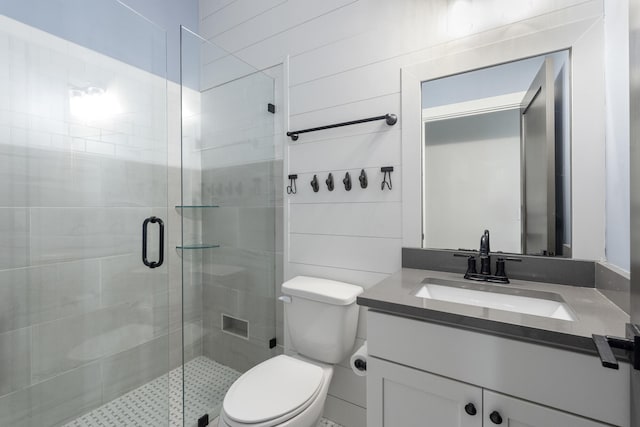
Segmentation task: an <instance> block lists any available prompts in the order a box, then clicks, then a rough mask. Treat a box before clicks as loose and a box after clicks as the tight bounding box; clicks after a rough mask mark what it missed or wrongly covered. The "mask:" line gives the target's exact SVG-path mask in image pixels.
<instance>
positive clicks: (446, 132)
mask: <svg viewBox="0 0 640 427" xmlns="http://www.w3.org/2000/svg"><path fill="white" fill-rule="evenodd" d="M569 87H570V60H569V51H568V50H563V51H560V52H555V53H550V54H547V55H539V56H536V57H533V58H527V59H521V60H518V61H513V62H509V63H506V64H501V65H496V66H492V67H487V68H483V69H479V70H474V71H469V72H465V73H460V74H455V75H452V76H447V77H442V78H438V79H434V80H428V81H424V82H422V85H421V91H422V94H421V100H422V126H421V128H422V169H423V172H422V195H423V199H422V206H423V208H422V216H423V229H422V230H423V231H422V235H423V237H422V239H423V242H422V246H423V247H425V248H439V249H463V248H466V249H471V248H473V249H477V244H478V241H479V236H480V233H481V231H482V230H484V229H489V230H491V237H492V243H493V244H494V247H496V248H500V250H501V251H503V252H508V253H518V254H528V255H545V256H565V257H567V256H571V209H570V203H571V188H570V176H571V174H570V167H571V165H570V162H569V159H570V138H571V130H570V121H569V114H570V94H569Z"/></svg>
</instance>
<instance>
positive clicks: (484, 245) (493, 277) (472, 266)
mask: <svg viewBox="0 0 640 427" xmlns="http://www.w3.org/2000/svg"><path fill="white" fill-rule="evenodd" d="M465 250H468V249H465ZM498 254H500V252H499V253H498ZM453 256H459V257H466V258H467V271H466V273H465V274H464V278H465V279H467V280H476V281H480V282H493V283H509V278H507V274H506V272H505V268H504V264H505V261H516V262H520V261H522V260H521V259H519V258H510V257H504V256H498V260H497V261H496V272H495V274H491V246H490V244H489V230H484V233H483V234H482V237H480V253H479V256H480V273H478V272H476V257H475V256H474V255H468V254H460V253H454V254H453Z"/></svg>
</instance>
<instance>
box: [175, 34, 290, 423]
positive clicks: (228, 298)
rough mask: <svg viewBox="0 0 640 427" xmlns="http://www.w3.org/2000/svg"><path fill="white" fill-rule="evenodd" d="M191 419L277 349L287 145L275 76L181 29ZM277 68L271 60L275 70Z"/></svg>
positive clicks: (211, 410) (215, 409)
mask: <svg viewBox="0 0 640 427" xmlns="http://www.w3.org/2000/svg"><path fill="white" fill-rule="evenodd" d="M181 52H182V57H181V71H182V76H181V84H182V166H183V169H182V171H183V173H182V204H181V206H178V207H177V208H176V209H177V210H178V211H179V212H180V214H181V218H182V231H183V236H182V238H183V244H182V247H181V249H180V252H181V256H182V266H183V278H182V279H183V316H184V317H183V321H184V325H183V331H184V362H185V365H184V410H185V426H189V427H192V426H195V425H197V424H196V422H197V419H198V418H200V417H202V416H204V415H208V416H209V418H210V419H214V418H215V417H216V416H218V415H219V412H220V408H221V405H222V401H223V399H224V395H225V393H226V391H227V389H228V388H229V387H230V386H231V384H232V383H233V381H235V379H237V378H238V377H239V376H240V374H241V373H242V372H245V371H246V370H248V369H250V368H251V367H253V366H255V365H256V364H258V363H260V362H262V361H264V360H266V359H268V358H270V357H272V356H274V355H276V354H278V353H279V352H281V349H282V346H281V344H282V342H279V341H278V339H280V341H281V340H282V338H281V337H279V335H280V334H279V333H277V331H276V324H278V322H277V319H276V311H277V310H276V283H277V281H276V276H277V275H278V276H279V275H280V274H281V272H278V271H276V270H277V269H276V266H277V265H278V264H281V262H278V260H279V259H281V252H282V238H281V237H280V236H282V234H283V233H281V232H278V231H277V230H281V228H280V225H281V221H282V185H281V183H282V149H281V146H279V145H278V144H277V143H276V141H277V138H276V130H277V129H279V126H278V125H277V123H278V121H277V119H276V118H277V117H278V115H277V114H276V110H277V108H278V106H277V105H275V104H276V102H275V99H276V93H275V78H274V75H273V72H271V74H270V71H269V70H267V71H259V70H256V69H255V68H253V67H252V66H250V65H249V64H247V63H245V62H243V61H242V60H240V59H239V58H237V57H235V56H233V55H231V54H229V53H227V52H225V51H224V50H222V49H221V48H219V47H218V46H216V45H215V44H213V43H211V42H209V41H207V40H204V39H202V38H201V37H200V36H198V35H197V34H195V33H193V32H191V31H189V30H188V29H185V28H183V29H182V38H181ZM271 71H273V70H271Z"/></svg>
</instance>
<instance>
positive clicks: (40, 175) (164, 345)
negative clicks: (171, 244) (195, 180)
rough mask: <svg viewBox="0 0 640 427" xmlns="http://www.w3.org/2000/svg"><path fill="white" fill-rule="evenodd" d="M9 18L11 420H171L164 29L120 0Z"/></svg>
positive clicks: (1, 58)
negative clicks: (164, 243) (163, 245)
mask: <svg viewBox="0 0 640 427" xmlns="http://www.w3.org/2000/svg"><path fill="white" fill-rule="evenodd" d="M0 14H1V15H0V242H1V243H0V425H1V426H7V427H9V426H11V427H21V426H38V427H49V426H61V425H70V426H77V425H82V426H104V425H109V426H111V425H113V426H116V425H117V426H133V425H149V426H150V425H153V426H166V425H168V413H169V405H168V403H169V399H168V379H167V378H168V376H167V373H168V371H169V368H170V365H169V341H168V337H169V324H168V313H169V310H168V285H167V284H168V279H167V266H166V263H164V264H163V265H158V264H159V259H160V256H161V254H162V253H161V252H160V239H159V233H160V227H159V224H160V223H159V222H158V220H157V219H154V220H149V221H148V236H147V237H148V241H147V260H148V262H149V263H150V264H151V263H152V262H155V263H156V264H153V265H154V267H156V268H148V267H147V266H145V265H144V264H143V262H142V254H141V249H142V224H143V222H144V220H145V219H146V218H150V217H152V216H155V217H157V218H161V219H163V220H164V219H166V217H167V113H166V111H167V82H166V77H165V70H166V53H165V52H166V48H165V44H166V37H165V32H164V31H163V30H160V29H159V28H157V27H155V26H153V25H152V24H150V23H149V22H148V21H146V20H145V19H143V18H142V17H140V16H139V15H137V14H135V13H134V12H132V11H131V10H130V9H128V8H126V7H124V6H123V5H122V4H120V3H118V2H115V1H104V0H91V1H55V2H54V1H50V0H20V1H13V2H2V4H1V5H0ZM164 225H165V232H166V230H167V228H166V226H167V224H166V222H165V224H164ZM164 252H166V250H165V251H164ZM165 258H166V257H165ZM178 392H179V393H181V390H178Z"/></svg>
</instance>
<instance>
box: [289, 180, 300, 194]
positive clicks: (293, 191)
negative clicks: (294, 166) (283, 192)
mask: <svg viewBox="0 0 640 427" xmlns="http://www.w3.org/2000/svg"><path fill="white" fill-rule="evenodd" d="M296 179H298V175H289V185H287V194H296V193H297V191H298V190H297V189H296Z"/></svg>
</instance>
